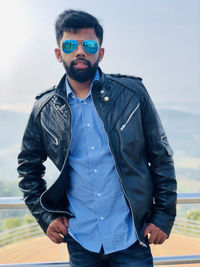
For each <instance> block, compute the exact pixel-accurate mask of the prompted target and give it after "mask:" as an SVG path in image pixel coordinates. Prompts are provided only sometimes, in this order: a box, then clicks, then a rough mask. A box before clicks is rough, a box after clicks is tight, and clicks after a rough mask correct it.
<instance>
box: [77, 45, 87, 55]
mask: <svg viewBox="0 0 200 267" xmlns="http://www.w3.org/2000/svg"><path fill="white" fill-rule="evenodd" d="M85 54H86V52H85V50H84V48H83V46H82V44H81V43H79V44H78V47H77V49H76V56H85Z"/></svg>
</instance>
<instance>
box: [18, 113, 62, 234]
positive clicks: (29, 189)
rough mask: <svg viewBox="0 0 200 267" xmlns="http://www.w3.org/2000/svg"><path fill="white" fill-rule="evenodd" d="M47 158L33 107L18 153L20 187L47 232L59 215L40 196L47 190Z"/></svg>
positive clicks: (28, 204)
mask: <svg viewBox="0 0 200 267" xmlns="http://www.w3.org/2000/svg"><path fill="white" fill-rule="evenodd" d="M46 159H47V155H46V152H45V148H44V146H43V142H42V137H41V134H40V124H39V120H38V118H37V119H36V118H35V117H34V108H33V111H32V113H31V115H30V117H29V121H28V124H27V127H26V129H25V133H24V136H23V140H22V148H21V152H20V154H19V155H18V168H17V171H18V173H19V178H20V182H19V188H20V189H21V191H22V193H23V196H24V201H25V204H26V205H27V206H28V208H29V210H30V211H31V213H32V215H33V216H34V217H35V218H36V220H37V222H38V223H39V225H40V226H41V228H42V229H43V231H44V232H45V233H46V230H47V228H48V225H49V224H50V223H51V221H53V220H54V219H56V218H57V217H58V216H59V215H58V214H53V213H50V212H48V211H46V210H45V209H43V207H42V206H41V204H40V196H41V194H42V193H43V192H44V191H45V190H46V181H45V180H44V179H43V177H44V174H45V166H44V165H43V162H44V161H45V160H46Z"/></svg>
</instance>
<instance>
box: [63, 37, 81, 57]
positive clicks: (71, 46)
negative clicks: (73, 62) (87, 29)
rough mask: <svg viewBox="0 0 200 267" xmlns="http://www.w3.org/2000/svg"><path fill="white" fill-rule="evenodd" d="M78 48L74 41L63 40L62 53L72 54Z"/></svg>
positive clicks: (76, 42)
mask: <svg viewBox="0 0 200 267" xmlns="http://www.w3.org/2000/svg"><path fill="white" fill-rule="evenodd" d="M77 47H78V41H76V40H65V41H64V42H63V43H62V49H63V52H64V53H66V54H70V53H72V52H73V51H74V50H76V48H77Z"/></svg>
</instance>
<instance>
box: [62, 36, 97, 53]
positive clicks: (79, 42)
mask: <svg viewBox="0 0 200 267" xmlns="http://www.w3.org/2000/svg"><path fill="white" fill-rule="evenodd" d="M66 41H75V42H77V46H76V48H75V49H74V50H73V51H71V52H70V53H66V52H65V50H64V44H65V42H66ZM85 41H93V42H94V43H95V44H97V51H96V52H95V53H89V52H88V51H87V50H86V49H85V47H84V44H83V43H84V42H85ZM79 44H81V45H82V48H83V49H84V51H85V52H86V53H87V54H89V55H95V54H96V53H97V52H98V50H99V45H98V43H97V41H95V40H73V39H68V40H64V41H63V43H62V50H63V52H64V53H66V54H71V53H73V52H74V51H76V49H77V48H78V46H79Z"/></svg>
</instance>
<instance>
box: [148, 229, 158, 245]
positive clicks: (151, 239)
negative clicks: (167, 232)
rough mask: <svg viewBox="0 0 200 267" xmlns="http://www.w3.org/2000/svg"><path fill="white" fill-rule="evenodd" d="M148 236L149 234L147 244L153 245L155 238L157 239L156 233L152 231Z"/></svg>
mask: <svg viewBox="0 0 200 267" xmlns="http://www.w3.org/2000/svg"><path fill="white" fill-rule="evenodd" d="M150 234H151V235H150V237H149V244H152V243H154V241H155V240H156V238H157V233H156V232H155V231H152V232H151V233H150Z"/></svg>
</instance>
